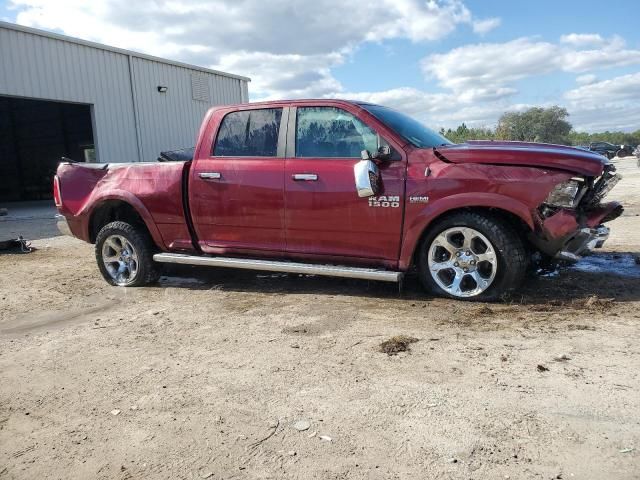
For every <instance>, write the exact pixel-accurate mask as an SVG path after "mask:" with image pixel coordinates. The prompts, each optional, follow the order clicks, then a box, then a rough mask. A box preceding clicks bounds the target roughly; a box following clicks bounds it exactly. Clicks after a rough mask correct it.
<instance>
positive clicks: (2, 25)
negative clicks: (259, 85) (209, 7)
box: [0, 21, 251, 82]
mask: <svg viewBox="0 0 640 480" xmlns="http://www.w3.org/2000/svg"><path fill="white" fill-rule="evenodd" d="M0 28H6V29H9V30H16V31H18V32H24V33H31V34H33V35H39V36H41V37H47V38H53V39H56V40H62V41H63V42H69V43H75V44H78V45H84V46H87V47H92V48H98V49H100V50H106V51H109V52H115V53H121V54H123V55H128V56H131V57H136V58H143V59H145V60H151V61H153V62H158V63H165V64H168V65H176V66H178V67H184V68H188V69H190V70H197V71H200V72H204V73H210V74H214V75H220V76H223V77H229V78H236V79H239V80H243V81H245V82H250V81H251V79H250V78H249V77H243V76H242V75H235V74H233V73H227V72H221V71H219V70H212V69H210V68H204V67H200V66H198V65H190V64H188V63H183V62H178V61H175V60H168V59H166V58H160V57H155V56H153V55H147V54H145V53H140V52H134V51H133V50H125V49H124V48H117V47H111V46H109V45H104V44H102V43H97V42H90V41H88V40H82V39H80V38H75V37H69V36H67V35H61V34H59V33H53V32H48V31H46V30H40V29H38V28H32V27H25V26H22V25H17V24H15V23H9V22H3V21H0Z"/></svg>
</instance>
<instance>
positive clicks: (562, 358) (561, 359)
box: [553, 353, 571, 362]
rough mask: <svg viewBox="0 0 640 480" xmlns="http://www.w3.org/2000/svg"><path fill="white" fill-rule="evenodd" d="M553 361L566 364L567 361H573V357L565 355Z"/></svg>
mask: <svg viewBox="0 0 640 480" xmlns="http://www.w3.org/2000/svg"><path fill="white" fill-rule="evenodd" d="M553 360H554V361H556V362H566V361H567V360H571V357H570V356H569V355H567V354H566V353H563V354H562V355H560V356H559V357H555V358H554V359H553Z"/></svg>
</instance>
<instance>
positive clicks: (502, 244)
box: [418, 212, 528, 301]
mask: <svg viewBox="0 0 640 480" xmlns="http://www.w3.org/2000/svg"><path fill="white" fill-rule="evenodd" d="M418 263H419V265H418V267H419V268H418V269H419V272H420V279H421V281H422V283H423V285H424V286H425V287H426V288H427V289H428V290H431V291H433V292H434V293H436V294H438V295H442V296H445V297H450V298H456V299H460V300H477V301H491V300H496V299H498V298H501V297H503V296H505V295H506V294H507V293H509V292H510V291H512V290H514V289H516V288H517V287H518V286H520V284H521V283H522V281H523V279H524V276H525V273H526V270H527V263H528V261H527V252H526V249H525V246H524V244H523V242H522V239H521V238H520V236H519V235H518V234H517V233H516V231H515V230H514V229H513V228H511V227H510V226H509V225H508V224H507V223H506V222H505V221H504V220H502V219H501V218H498V217H495V216H493V215H488V214H487V215H485V214H479V213H475V212H460V213H455V214H452V215H450V216H448V217H445V218H444V219H442V220H440V221H438V222H437V223H436V224H435V225H433V226H432V227H430V228H429V233H428V235H427V236H426V237H425V239H424V240H423V242H422V244H421V246H420V252H419V257H418Z"/></svg>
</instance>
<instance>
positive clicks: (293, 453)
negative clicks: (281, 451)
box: [287, 450, 296, 457]
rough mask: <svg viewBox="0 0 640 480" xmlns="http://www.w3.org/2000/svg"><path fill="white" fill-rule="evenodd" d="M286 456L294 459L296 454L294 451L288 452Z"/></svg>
mask: <svg viewBox="0 0 640 480" xmlns="http://www.w3.org/2000/svg"><path fill="white" fill-rule="evenodd" d="M287 455H289V456H290V457H295V456H296V452H295V450H289V451H288V452H287Z"/></svg>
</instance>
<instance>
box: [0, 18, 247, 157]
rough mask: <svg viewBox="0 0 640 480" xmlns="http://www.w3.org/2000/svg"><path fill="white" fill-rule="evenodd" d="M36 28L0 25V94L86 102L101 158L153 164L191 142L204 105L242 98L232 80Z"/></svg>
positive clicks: (241, 84) (240, 84)
mask: <svg viewBox="0 0 640 480" xmlns="http://www.w3.org/2000/svg"><path fill="white" fill-rule="evenodd" d="M23 30H28V31H23ZM37 32H38V31H35V30H33V29H25V28H23V27H15V28H12V27H11V26H7V24H4V23H2V24H0V95H9V96H19V97H27V98H35V99H45V100H56V101H65V102H75V103H86V104H91V105H92V110H93V121H94V139H95V141H96V146H97V149H98V159H99V161H101V162H127V161H129V162H130V161H136V160H142V161H154V160H155V159H156V157H157V155H158V153H159V152H160V151H162V150H169V149H176V148H183V147H190V146H193V145H194V143H195V137H196V135H197V133H198V127H199V125H200V122H201V120H202V117H203V115H204V113H205V112H206V111H207V109H208V108H209V107H210V106H212V105H221V104H229V103H241V102H246V101H248V94H247V81H245V80H242V79H239V78H234V77H227V76H224V75H217V74H214V73H208V72H204V71H202V70H195V69H190V68H187V67H185V66H178V65H174V64H171V63H162V62H160V61H154V60H150V59H148V58H143V57H140V56H136V55H135V54H128V53H127V52H124V53H123V52H116V51H111V50H109V49H102V48H97V47H94V46H87V45H83V44H80V43H75V42H74V41H73V40H70V39H62V38H52V37H51V36H49V35H50V34H47V33H44V32H43V33H42V34H38V33H37ZM54 36H55V35H54ZM192 75H199V76H204V78H206V83H207V84H208V87H209V93H210V98H209V101H208V102H206V101H200V100H194V99H193V97H194V95H193V91H192V83H191V82H192ZM132 79H133V83H132V81H131V80H132ZM158 86H166V87H167V88H168V90H167V92H166V93H160V92H158V89H157V87H158ZM134 104H135V108H134ZM136 121H137V124H138V128H137V134H136Z"/></svg>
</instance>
